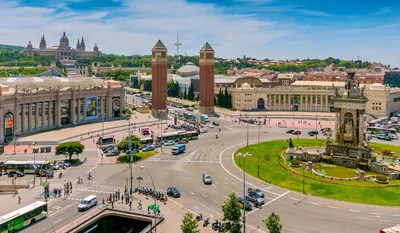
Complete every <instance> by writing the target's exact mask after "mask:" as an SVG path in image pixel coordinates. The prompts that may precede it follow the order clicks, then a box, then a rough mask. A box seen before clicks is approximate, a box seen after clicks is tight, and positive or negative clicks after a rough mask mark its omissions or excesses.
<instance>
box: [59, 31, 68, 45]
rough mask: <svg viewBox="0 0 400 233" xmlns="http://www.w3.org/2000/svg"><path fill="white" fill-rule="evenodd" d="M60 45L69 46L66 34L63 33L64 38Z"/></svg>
mask: <svg viewBox="0 0 400 233" xmlns="http://www.w3.org/2000/svg"><path fill="white" fill-rule="evenodd" d="M60 45H69V39H68V37H67V36H66V35H65V32H64V33H63V36H62V37H61V39H60Z"/></svg>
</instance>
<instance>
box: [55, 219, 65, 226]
mask: <svg viewBox="0 0 400 233" xmlns="http://www.w3.org/2000/svg"><path fill="white" fill-rule="evenodd" d="M61 220H63V218H60V219H58V220H57V221H54V222H53V225H54V224H56V223H58V222H59V221H61Z"/></svg>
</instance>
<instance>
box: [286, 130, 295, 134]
mask: <svg viewBox="0 0 400 233" xmlns="http://www.w3.org/2000/svg"><path fill="white" fill-rule="evenodd" d="M294 131H295V130H294V129H289V130H288V131H286V133H293V132H294Z"/></svg>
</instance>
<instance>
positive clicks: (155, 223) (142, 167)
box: [135, 163, 157, 232]
mask: <svg viewBox="0 0 400 233" xmlns="http://www.w3.org/2000/svg"><path fill="white" fill-rule="evenodd" d="M135 165H136V166H137V167H138V168H139V169H140V170H145V171H146V172H147V175H149V177H150V180H151V184H152V185H153V190H154V191H155V190H156V186H155V185H154V181H153V177H152V176H151V175H150V172H149V170H147V168H146V167H145V166H139V165H137V164H136V163H135ZM156 206H157V198H154V208H155V207H156ZM154 231H155V232H157V213H156V211H154Z"/></svg>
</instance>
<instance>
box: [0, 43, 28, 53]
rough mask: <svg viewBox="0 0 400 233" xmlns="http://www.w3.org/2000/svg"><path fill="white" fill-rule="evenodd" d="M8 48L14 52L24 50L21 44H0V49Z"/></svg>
mask: <svg viewBox="0 0 400 233" xmlns="http://www.w3.org/2000/svg"><path fill="white" fill-rule="evenodd" d="M4 49H6V50H10V51H15V52H21V51H22V50H24V47H23V46H15V45H6V44H0V50H4Z"/></svg>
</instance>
